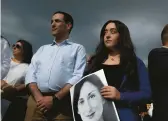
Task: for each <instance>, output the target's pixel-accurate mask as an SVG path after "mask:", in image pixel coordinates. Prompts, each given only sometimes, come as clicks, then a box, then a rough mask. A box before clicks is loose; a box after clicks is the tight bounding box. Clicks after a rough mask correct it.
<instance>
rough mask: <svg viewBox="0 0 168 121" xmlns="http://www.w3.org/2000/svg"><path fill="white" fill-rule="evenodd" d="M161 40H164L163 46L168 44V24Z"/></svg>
mask: <svg viewBox="0 0 168 121" xmlns="http://www.w3.org/2000/svg"><path fill="white" fill-rule="evenodd" d="M161 39H162V44H163V45H164V44H165V43H166V42H168V24H166V25H165V27H164V28H163V30H162V33H161Z"/></svg>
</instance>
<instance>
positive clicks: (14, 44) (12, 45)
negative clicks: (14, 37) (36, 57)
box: [12, 44, 22, 49]
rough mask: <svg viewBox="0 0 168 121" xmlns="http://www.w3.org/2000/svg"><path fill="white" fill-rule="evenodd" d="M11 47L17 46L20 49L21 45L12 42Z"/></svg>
mask: <svg viewBox="0 0 168 121" xmlns="http://www.w3.org/2000/svg"><path fill="white" fill-rule="evenodd" d="M12 47H13V48H14V47H16V48H18V49H21V48H22V47H21V46H20V45H18V44H13V45H12Z"/></svg>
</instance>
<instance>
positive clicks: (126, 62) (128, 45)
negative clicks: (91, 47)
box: [87, 20, 139, 89]
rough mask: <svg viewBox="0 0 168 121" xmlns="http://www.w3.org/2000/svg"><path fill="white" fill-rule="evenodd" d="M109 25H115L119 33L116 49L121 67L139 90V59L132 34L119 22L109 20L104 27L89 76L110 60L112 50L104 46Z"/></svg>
mask: <svg viewBox="0 0 168 121" xmlns="http://www.w3.org/2000/svg"><path fill="white" fill-rule="evenodd" d="M109 23H114V24H115V26H116V29H117V31H118V33H119V40H118V43H117V45H116V46H115V48H116V49H117V50H118V51H119V52H120V65H123V66H124V73H125V75H126V77H128V78H129V80H134V81H132V82H131V85H134V87H133V88H134V89H138V88H139V81H138V72H137V57H136V54H135V51H134V46H133V43H132V40H131V37H130V32H129V29H128V27H127V26H126V25H125V24H124V23H122V22H121V21H118V20H109V21H107V22H106V23H105V24H104V25H103V27H102V29H101V33H100V42H99V44H98V46H97V48H96V51H95V54H94V55H93V56H92V57H91V60H90V65H89V66H88V70H87V74H88V73H91V72H94V71H96V69H97V67H99V65H100V64H102V63H103V62H105V60H106V59H107V58H108V54H109V52H110V50H109V49H108V48H107V47H106V46H105V44H104V35H105V28H106V26H107V25H108V24H109ZM130 78H131V79H130ZM127 80H128V79H127Z"/></svg>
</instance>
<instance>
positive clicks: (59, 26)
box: [51, 13, 71, 37]
mask: <svg viewBox="0 0 168 121" xmlns="http://www.w3.org/2000/svg"><path fill="white" fill-rule="evenodd" d="M70 25H71V24H69V23H67V24H66V23H65V21H64V15H63V14H60V13H57V14H55V15H53V17H52V19H51V30H52V35H53V36H55V37H56V36H60V35H64V34H66V33H69V30H70V28H71V26H70Z"/></svg>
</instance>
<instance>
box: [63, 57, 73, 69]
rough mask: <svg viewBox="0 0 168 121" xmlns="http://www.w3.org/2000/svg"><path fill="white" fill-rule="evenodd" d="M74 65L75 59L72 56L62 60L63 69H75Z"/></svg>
mask: <svg viewBox="0 0 168 121" xmlns="http://www.w3.org/2000/svg"><path fill="white" fill-rule="evenodd" d="M74 63H75V58H74V56H71V55H67V56H64V57H63V58H62V60H61V65H62V67H64V68H66V69H73V68H74Z"/></svg>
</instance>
